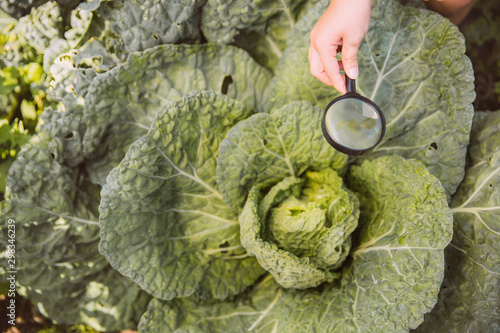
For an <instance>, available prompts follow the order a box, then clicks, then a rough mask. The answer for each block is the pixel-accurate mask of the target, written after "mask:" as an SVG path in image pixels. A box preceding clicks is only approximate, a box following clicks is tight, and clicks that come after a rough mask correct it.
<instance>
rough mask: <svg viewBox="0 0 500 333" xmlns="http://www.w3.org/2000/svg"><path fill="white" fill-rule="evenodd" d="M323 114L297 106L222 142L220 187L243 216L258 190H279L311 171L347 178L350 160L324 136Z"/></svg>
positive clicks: (255, 119)
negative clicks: (288, 179)
mask: <svg viewBox="0 0 500 333" xmlns="http://www.w3.org/2000/svg"><path fill="white" fill-rule="evenodd" d="M321 116H322V111H321V110H320V109H319V108H318V107H313V106H312V105H311V103H308V102H293V103H290V104H288V105H286V106H283V107H282V108H280V109H279V110H276V111H275V112H273V113H271V114H266V113H262V114H256V115H253V116H252V117H250V118H248V119H246V120H244V121H242V122H240V123H239V124H237V125H236V126H234V127H233V128H232V129H231V130H230V131H229V132H228V134H227V138H226V139H225V140H224V141H223V142H222V144H221V149H220V157H219V161H218V162H217V163H218V167H217V181H218V183H219V186H220V188H221V192H222V196H223V198H224V201H225V202H227V204H228V205H229V206H230V207H232V208H233V209H235V210H241V208H242V207H243V204H244V203H245V200H246V196H247V194H248V192H249V191H250V188H251V187H252V186H261V187H266V186H269V185H274V184H276V183H277V182H278V181H280V180H281V179H283V178H285V177H287V176H300V175H301V174H302V173H303V172H304V171H306V170H307V169H309V168H311V169H314V170H322V169H324V168H326V167H331V168H333V169H335V170H337V171H339V172H340V173H343V171H344V169H345V166H346V163H347V155H344V154H341V153H339V152H337V151H336V150H334V149H333V148H332V147H331V146H330V145H329V144H328V143H327V142H326V140H325V139H324V137H323V133H322V132H321V126H320V124H321Z"/></svg>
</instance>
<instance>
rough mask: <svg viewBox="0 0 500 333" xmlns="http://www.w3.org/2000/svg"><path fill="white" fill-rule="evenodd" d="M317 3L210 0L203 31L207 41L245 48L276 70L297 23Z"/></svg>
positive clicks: (203, 13)
mask: <svg viewBox="0 0 500 333" xmlns="http://www.w3.org/2000/svg"><path fill="white" fill-rule="evenodd" d="M316 2H317V0H314V1H304V0H284V1H283V0H282V1H278V0H267V1H260V0H257V1H255V0H252V1H246V0H231V1H224V2H222V3H221V2H220V1H216V0H208V1H207V3H206V4H205V5H204V6H203V8H202V9H203V11H202V17H201V29H202V30H203V33H204V35H205V37H206V38H207V40H208V41H210V42H214V43H232V42H234V43H235V44H236V45H238V46H239V47H242V48H244V49H246V50H247V51H248V52H249V53H250V54H252V56H253V57H254V58H255V59H256V60H257V61H258V62H259V63H260V64H262V65H264V66H265V67H267V68H269V69H274V68H275V67H276V65H277V63H278V61H279V58H280V57H281V56H282V53H283V51H284V50H285V47H286V40H287V38H288V36H289V34H290V31H291V29H292V28H293V27H294V25H295V24H296V22H297V21H298V20H299V19H300V18H301V17H302V16H303V15H304V14H305V13H306V12H307V11H308V10H309V9H310V8H311V7H312V6H313V5H314V4H315V3H316Z"/></svg>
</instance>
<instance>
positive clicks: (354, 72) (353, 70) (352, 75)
mask: <svg viewBox="0 0 500 333" xmlns="http://www.w3.org/2000/svg"><path fill="white" fill-rule="evenodd" d="M349 77H350V78H351V79H357V78H358V67H354V68H351V70H350V71H349Z"/></svg>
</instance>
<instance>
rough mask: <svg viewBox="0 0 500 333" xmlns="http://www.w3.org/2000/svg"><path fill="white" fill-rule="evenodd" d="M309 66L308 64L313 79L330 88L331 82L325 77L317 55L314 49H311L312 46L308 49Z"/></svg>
mask: <svg viewBox="0 0 500 333" xmlns="http://www.w3.org/2000/svg"><path fill="white" fill-rule="evenodd" d="M309 64H310V70H311V74H312V75H313V76H314V77H316V78H317V79H318V80H320V81H321V82H323V83H324V84H327V85H329V86H332V82H331V81H330V79H329V78H328V76H327V75H326V72H325V70H324V69H323V63H322V62H321V59H320V57H319V54H318V52H317V51H316V50H315V49H313V48H312V46H311V47H309Z"/></svg>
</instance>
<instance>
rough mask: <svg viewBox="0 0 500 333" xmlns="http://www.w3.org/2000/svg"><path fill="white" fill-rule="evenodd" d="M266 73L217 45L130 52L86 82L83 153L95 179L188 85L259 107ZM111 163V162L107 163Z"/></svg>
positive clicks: (242, 53) (102, 175)
mask: <svg viewBox="0 0 500 333" xmlns="http://www.w3.org/2000/svg"><path fill="white" fill-rule="evenodd" d="M270 79H271V74H270V73H269V72H268V71H267V70H266V69H264V68H263V67H260V66H259V65H258V64H257V63H255V61H253V59H251V58H250V56H249V55H248V54H247V53H246V52H245V51H243V50H240V49H237V48H235V47H230V46H217V45H210V44H204V45H193V46H190V45H162V46H158V47H156V48H152V49H149V50H147V51H145V52H143V53H134V54H131V55H130V57H129V58H128V60H127V62H126V63H124V64H123V65H121V66H117V67H115V68H114V69H112V70H110V71H109V72H107V73H104V74H103V75H100V76H99V77H97V78H96V79H95V80H93V82H92V84H91V85H90V87H89V88H88V94H87V95H86V103H85V118H86V121H87V132H86V133H85V138H84V142H83V144H84V153H85V154H86V155H87V156H92V158H93V159H97V158H100V159H101V160H105V165H93V166H90V167H92V171H91V175H94V176H93V177H94V181H96V182H99V183H104V182H105V180H104V179H105V176H106V174H107V173H108V172H109V170H111V167H112V166H114V165H117V164H118V163H119V161H120V160H121V159H122V158H123V156H124V155H125V152H126V151H127V149H128V147H129V146H130V144H132V142H134V141H135V140H137V139H138V138H139V137H141V136H143V135H144V134H146V132H147V130H148V129H149V127H150V125H151V123H152V121H153V119H154V117H155V115H156V114H157V113H158V111H159V110H160V108H161V107H162V106H163V105H165V104H167V103H169V102H172V101H174V100H176V99H178V98H179V97H181V96H183V95H184V94H186V93H188V92H190V91H193V90H213V91H215V92H219V93H222V94H226V95H227V96H228V97H231V98H233V99H237V100H239V101H241V102H243V103H244V104H245V105H247V106H248V107H250V108H252V109H258V108H259V105H260V101H261V100H262V95H263V93H264V89H266V88H267V84H268V83H269V81H270ZM110 166H111V167H110Z"/></svg>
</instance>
